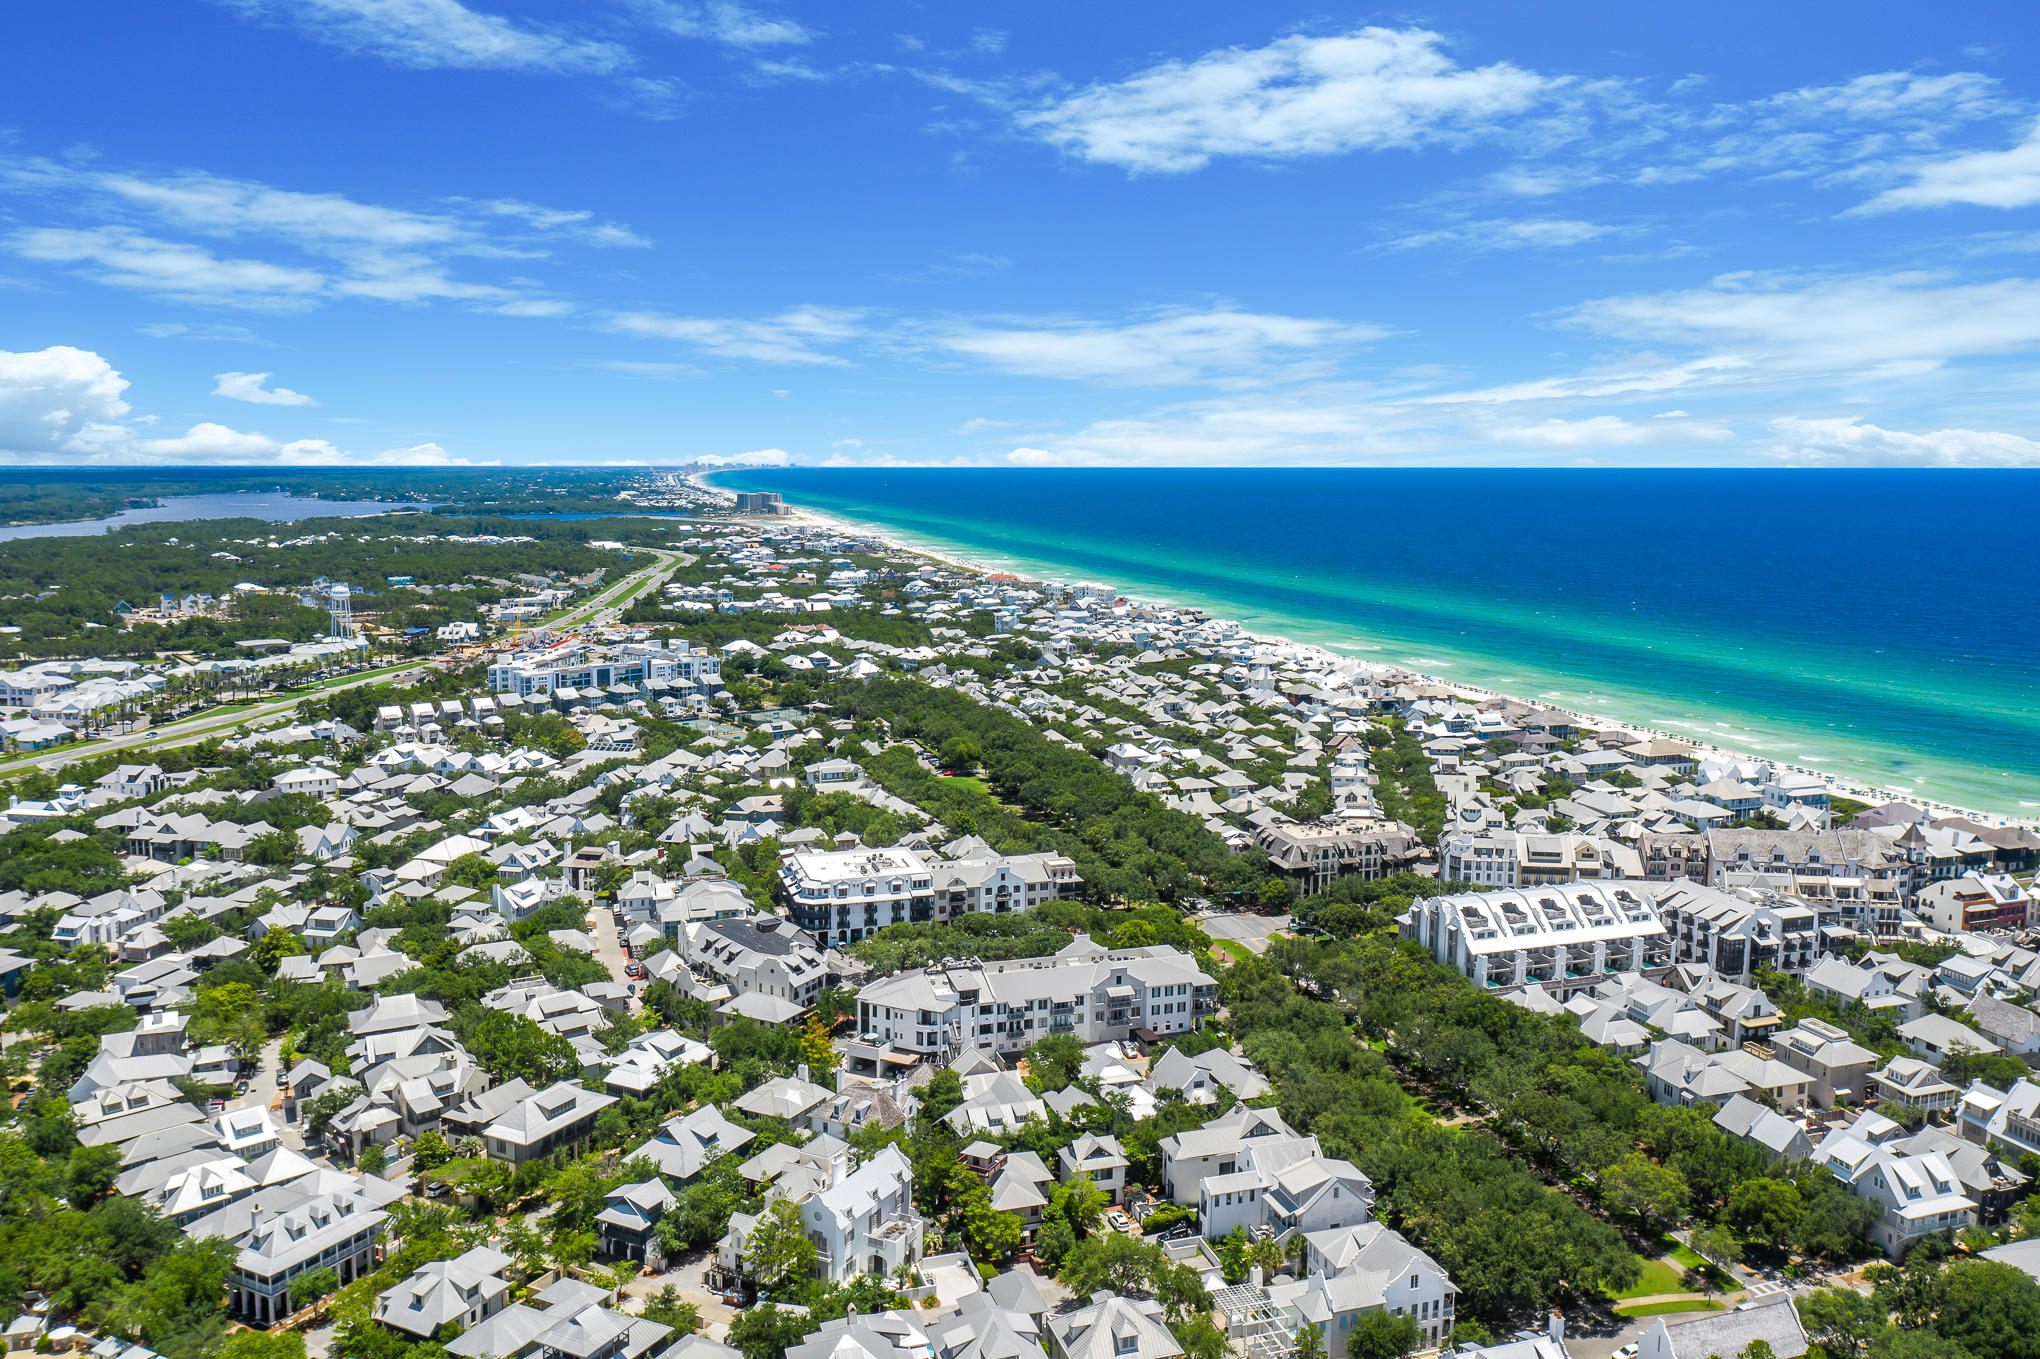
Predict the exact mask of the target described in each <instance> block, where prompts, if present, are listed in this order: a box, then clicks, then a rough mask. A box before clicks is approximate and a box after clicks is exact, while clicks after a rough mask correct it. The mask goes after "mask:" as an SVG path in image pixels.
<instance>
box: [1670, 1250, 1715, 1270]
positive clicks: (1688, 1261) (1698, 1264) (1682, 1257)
mask: <svg viewBox="0 0 2040 1359" xmlns="http://www.w3.org/2000/svg"><path fill="white" fill-rule="evenodd" d="M1671 1257H1672V1258H1673V1259H1674V1260H1677V1261H1678V1262H1679V1264H1680V1266H1681V1267H1683V1268H1685V1269H1705V1268H1706V1267H1707V1262H1706V1261H1705V1260H1702V1259H1701V1258H1700V1257H1699V1255H1698V1254H1697V1253H1695V1251H1694V1250H1693V1248H1692V1247H1691V1246H1673V1247H1672V1249H1671Z"/></svg>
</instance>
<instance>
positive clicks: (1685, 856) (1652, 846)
mask: <svg viewBox="0 0 2040 1359" xmlns="http://www.w3.org/2000/svg"><path fill="white" fill-rule="evenodd" d="M1637 851H1638V853H1639V854H1640V855H1641V856H1642V858H1643V876H1644V877H1645V878H1646V879H1647V880H1649V881H1651V882H1676V881H1678V880H1680V879H1682V878H1683V879H1688V880H1690V881H1693V882H1707V881H1708V880H1709V879H1710V877H1711V876H1712V875H1711V874H1710V873H1709V871H1708V866H1707V837H1706V836H1705V835H1703V834H1701V833H1700V832H1698V831H1650V832H1646V833H1645V834H1644V836H1643V838H1642V839H1641V840H1640V841H1639V842H1638V844H1637Z"/></svg>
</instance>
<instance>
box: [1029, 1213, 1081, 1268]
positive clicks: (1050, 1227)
mask: <svg viewBox="0 0 2040 1359" xmlns="http://www.w3.org/2000/svg"><path fill="white" fill-rule="evenodd" d="M1076 1244H1077V1234H1076V1232H1074V1231H1072V1230H1071V1228H1070V1224H1069V1223H1067V1222H1065V1221H1063V1220H1062V1219H1061V1218H1059V1217H1058V1218H1050V1219H1049V1220H1047V1221H1045V1222H1043V1223H1042V1224H1041V1228H1040V1230H1039V1231H1037V1232H1035V1234H1034V1253H1035V1254H1036V1255H1038V1256H1040V1257H1041V1259H1042V1262H1043V1263H1044V1264H1046V1265H1048V1267H1049V1268H1050V1269H1055V1268H1056V1267H1057V1266H1059V1265H1061V1264H1062V1261H1063V1257H1065V1256H1067V1255H1068V1254H1069V1253H1070V1252H1071V1251H1072V1250H1074V1249H1075V1248H1076Z"/></svg>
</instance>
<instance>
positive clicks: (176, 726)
mask: <svg viewBox="0 0 2040 1359" xmlns="http://www.w3.org/2000/svg"><path fill="white" fill-rule="evenodd" d="M643 550H645V551H649V552H651V553H652V555H653V556H654V557H656V558H657V559H658V560H656V561H654V562H652V563H650V564H649V565H647V566H645V567H643V568H642V569H640V570H638V571H634V572H632V573H631V574H630V575H628V576H625V577H623V578H622V579H620V580H618V581H617V582H616V583H615V584H613V585H611V586H609V587H608V588H606V589H604V590H603V591H602V592H601V593H600V594H598V595H596V596H595V597H594V598H593V599H591V600H588V601H586V602H585V603H582V604H578V605H576V606H575V607H573V608H571V609H569V610H568V611H567V612H566V613H564V614H562V615H560V617H559V618H558V619H557V620H555V621H554V622H553V623H552V624H551V625H550V626H551V627H553V628H554V629H556V630H560V631H564V630H566V629H569V628H574V627H579V626H581V625H582V624H591V625H595V626H600V625H601V624H603V623H607V622H610V621H612V620H613V619H614V618H615V617H616V616H617V615H618V614H619V613H621V612H622V608H621V607H620V604H619V601H620V600H621V598H622V596H623V595H624V593H625V592H626V591H628V590H630V589H631V588H632V587H633V586H634V585H636V584H638V583H640V582H642V581H644V580H645V579H646V578H647V577H652V578H653V580H652V583H651V584H650V585H649V586H648V587H647V588H650V589H656V588H657V586H658V583H659V582H661V581H663V580H664V579H665V578H666V577H667V576H669V575H671V574H672V573H673V567H674V564H675V563H676V562H678V561H679V560H681V558H682V557H683V556H684V555H685V554H683V553H678V552H667V551H663V550H659V549H655V548H648V549H643ZM423 670H424V667H423V666H422V665H421V664H419V663H418V662H415V661H405V662H402V663H400V664H398V665H390V666H384V667H382V668H381V669H378V670H365V671H363V672H362V673H361V674H359V675H351V676H349V677H348V678H347V679H345V680H343V681H341V682H340V683H337V684H327V685H322V686H320V687H319V689H318V692H319V693H331V692H333V691H334V690H338V689H353V688H356V687H358V686H360V685H363V684H383V683H391V682H403V681H406V680H409V679H413V678H415V677H416V676H417V675H418V674H421V673H423ZM311 696H312V695H309V694H296V695H292V696H291V697H289V698H281V699H275V700H272V701H270V702H267V703H258V704H256V705H255V706H254V707H251V708H243V709H241V710H240V711H238V712H231V713H214V714H211V715H206V714H200V715H199V716H197V717H189V718H186V719H184V720H183V721H181V722H172V723H170V724H169V725H167V726H163V727H155V728H151V729H150V730H147V731H139V732H134V733H131V734H129V735H127V736H117V737H114V738H113V739H111V740H107V741H95V742H93V743H92V744H90V745H87V746H65V747H62V748H60V749H58V750H55V751H52V752H50V753H49V754H46V755H36V756H31V757H30V758H28V759H24V760H17V761H14V762H13V763H11V764H0V777H5V776H7V775H10V774H25V773H27V772H29V771H30V770H32V769H61V768H63V767H64V766H65V765H68V764H71V763H73V762H74V761H78V760H90V759H96V758H98V757H99V756H101V755H109V754H112V753H114V752H116V751H123V750H136V751H140V750H161V749H166V748H168V747H171V746H181V745H190V744H192V743H193V742H196V741H203V740H205V739H207V738H208V737H212V736H217V735H220V734H222V733H224V732H229V731H235V730H238V729H240V728H243V727H246V726H247V725H249V724H250V723H253V722H259V721H262V720H263V719H265V718H269V717H279V716H282V715H283V714H285V713H288V712H291V711H292V710H294V709H295V708H296V707H297V705H298V704H299V703H301V702H303V701H304V700H305V699H306V698H308V697H311Z"/></svg>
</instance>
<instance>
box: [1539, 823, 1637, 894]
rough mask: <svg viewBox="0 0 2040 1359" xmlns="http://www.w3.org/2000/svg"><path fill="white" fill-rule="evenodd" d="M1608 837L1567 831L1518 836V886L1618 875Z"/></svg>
mask: <svg viewBox="0 0 2040 1359" xmlns="http://www.w3.org/2000/svg"><path fill="white" fill-rule="evenodd" d="M1608 850H1609V845H1608V842H1607V841H1606V840H1603V839H1601V838H1599V837H1598V836H1593V835H1581V834H1580V833H1579V832H1577V831H1566V832H1564V833H1562V834H1557V835H1533V834H1528V833H1523V834H1519V835H1518V836H1517V850H1516V885H1517V886H1519V887H1543V886H1547V885H1549V884H1552V883H1567V882H1579V881H1580V880H1581V879H1583V878H1612V877H1616V876H1618V874H1617V872H1616V868H1615V865H1614V863H1613V862H1612V861H1611V859H1610V856H1609V853H1608Z"/></svg>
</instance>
